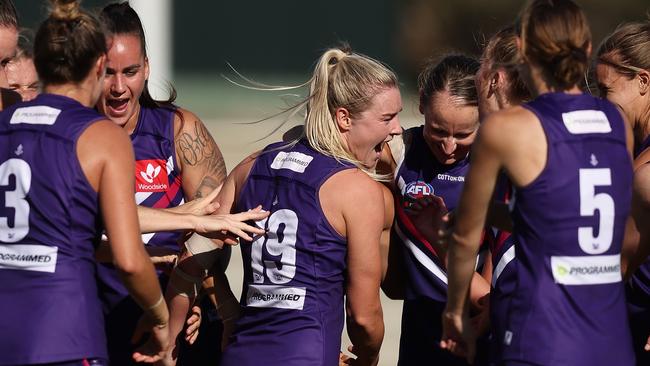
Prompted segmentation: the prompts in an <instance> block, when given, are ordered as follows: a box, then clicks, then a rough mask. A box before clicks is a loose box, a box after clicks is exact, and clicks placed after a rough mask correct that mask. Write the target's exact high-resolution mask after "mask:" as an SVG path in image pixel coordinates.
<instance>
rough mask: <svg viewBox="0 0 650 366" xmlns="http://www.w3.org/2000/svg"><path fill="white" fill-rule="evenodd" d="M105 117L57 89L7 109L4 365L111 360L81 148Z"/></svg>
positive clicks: (1, 271) (2, 193) (2, 153)
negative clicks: (94, 125) (91, 128)
mask: <svg viewBox="0 0 650 366" xmlns="http://www.w3.org/2000/svg"><path fill="white" fill-rule="evenodd" d="M102 118H103V116H101V115H100V114H99V113H97V112H96V111H94V110H93V109H90V108H86V107H84V106H82V105H81V104H80V103H78V102H77V101H75V100H73V99H70V98H67V97H63V96H59V95H52V94H41V95H39V96H38V97H37V98H36V99H34V100H32V101H30V102H27V103H20V104H18V105H14V106H12V107H11V108H9V109H7V110H5V111H3V112H2V114H0V283H2V286H1V287H0V303H1V304H3V305H2V306H3V316H2V317H0V339H1V340H0V365H18V364H20V365H24V364H41V363H54V362H65V361H72V360H81V359H84V358H106V346H105V343H106V340H105V338H104V322H103V317H102V310H101V304H100V302H99V299H98V297H97V286H96V283H95V259H94V250H95V245H96V244H97V242H98V240H99V234H100V232H101V226H100V221H101V220H100V217H99V216H100V213H99V207H98V197H97V193H96V192H95V191H94V190H93V188H92V187H91V186H90V184H89V182H88V181H87V180H86V177H85V175H84V173H83V171H82V169H81V165H80V164H79V160H78V158H77V152H76V144H77V139H78V138H79V136H80V135H81V134H82V133H83V132H84V130H85V129H86V128H87V127H88V126H90V125H91V124H92V123H93V122H96V121H97V120H100V119H102Z"/></svg>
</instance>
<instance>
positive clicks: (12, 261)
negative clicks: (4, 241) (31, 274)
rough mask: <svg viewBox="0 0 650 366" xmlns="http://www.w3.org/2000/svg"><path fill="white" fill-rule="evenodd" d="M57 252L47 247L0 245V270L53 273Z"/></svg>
mask: <svg viewBox="0 0 650 366" xmlns="http://www.w3.org/2000/svg"><path fill="white" fill-rule="evenodd" d="M58 251H59V248H57V247H51V246H47V245H24V244H8V245H0V268H4V269H16V270H23V271H36V272H49V273H54V271H55V270H56V256H57V253H58Z"/></svg>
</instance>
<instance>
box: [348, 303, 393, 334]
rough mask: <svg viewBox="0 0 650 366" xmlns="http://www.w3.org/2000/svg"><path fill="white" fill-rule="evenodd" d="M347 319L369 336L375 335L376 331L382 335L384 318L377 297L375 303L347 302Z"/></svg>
mask: <svg viewBox="0 0 650 366" xmlns="http://www.w3.org/2000/svg"><path fill="white" fill-rule="evenodd" d="M347 320H348V322H349V323H350V324H354V326H355V327H356V328H358V329H359V330H361V331H362V332H363V333H364V334H366V335H367V336H369V337H371V338H373V337H376V336H377V334H378V333H381V335H382V336H383V331H384V319H383V312H382V308H381V303H380V302H379V299H377V302H376V303H373V304H361V306H355V304H348V307H347Z"/></svg>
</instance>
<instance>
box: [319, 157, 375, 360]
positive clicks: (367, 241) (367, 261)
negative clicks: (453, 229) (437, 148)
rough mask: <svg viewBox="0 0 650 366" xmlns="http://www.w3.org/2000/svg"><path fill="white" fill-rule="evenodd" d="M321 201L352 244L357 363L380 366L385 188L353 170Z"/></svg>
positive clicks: (351, 331)
mask: <svg viewBox="0 0 650 366" xmlns="http://www.w3.org/2000/svg"><path fill="white" fill-rule="evenodd" d="M319 195H320V201H321V205H322V207H323V212H325V215H326V217H327V219H328V221H329V222H330V223H331V224H332V226H333V227H334V228H335V229H336V230H337V231H338V232H339V233H340V234H341V235H343V236H345V237H346V238H347V243H348V256H347V267H348V268H347V285H346V310H347V328H348V335H349V336H350V340H351V341H352V344H353V345H354V353H355V354H356V356H357V359H356V361H355V362H356V364H359V365H376V364H377V362H378V360H379V349H380V347H381V343H382V340H383V337H384V321H383V315H382V308H381V301H380V298H379V286H380V283H381V278H382V260H381V249H380V240H381V239H380V238H381V233H382V231H383V228H384V222H385V221H384V215H385V213H384V208H385V207H384V198H383V193H382V188H381V186H380V185H379V183H377V182H375V181H373V180H372V179H370V177H368V175H367V174H366V173H363V172H361V171H359V170H356V169H350V170H346V171H342V172H339V173H336V174H334V175H333V176H332V177H331V178H329V179H328V180H327V181H326V182H325V183H324V184H323V186H322V187H321V189H320V192H319Z"/></svg>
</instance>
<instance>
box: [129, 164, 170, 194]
mask: <svg viewBox="0 0 650 366" xmlns="http://www.w3.org/2000/svg"><path fill="white" fill-rule="evenodd" d="M166 164H167V162H166V161H165V160H163V159H155V160H154V159H151V160H138V161H136V162H135V191H136V192H164V191H166V190H167V187H168V178H167V174H166V172H167V169H166Z"/></svg>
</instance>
